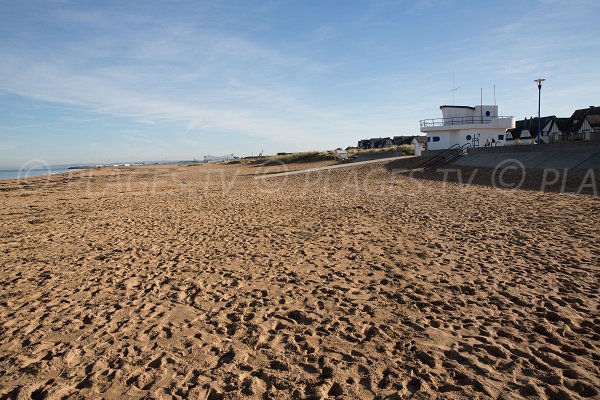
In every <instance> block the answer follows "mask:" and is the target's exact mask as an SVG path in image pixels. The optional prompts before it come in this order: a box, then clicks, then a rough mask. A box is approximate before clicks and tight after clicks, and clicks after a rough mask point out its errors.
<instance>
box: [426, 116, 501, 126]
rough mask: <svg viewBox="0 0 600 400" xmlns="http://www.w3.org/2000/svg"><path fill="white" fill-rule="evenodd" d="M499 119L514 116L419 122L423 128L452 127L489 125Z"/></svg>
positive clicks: (439, 119) (456, 118)
mask: <svg viewBox="0 0 600 400" xmlns="http://www.w3.org/2000/svg"><path fill="white" fill-rule="evenodd" d="M497 118H513V117H512V116H498V117H451V118H434V119H423V120H421V121H419V123H420V124H421V128H427V127H432V126H452V125H469V124H489V123H490V122H492V121H493V120H494V119H497Z"/></svg>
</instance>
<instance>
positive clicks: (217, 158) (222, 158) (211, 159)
mask: <svg viewBox="0 0 600 400" xmlns="http://www.w3.org/2000/svg"><path fill="white" fill-rule="evenodd" d="M239 159H240V158H239V157H236V156H234V155H233V154H227V155H224V156H210V155H208V156H204V162H205V163H211V162H225V161H234V160H239Z"/></svg>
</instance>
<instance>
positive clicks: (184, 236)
mask: <svg viewBox="0 0 600 400" xmlns="http://www.w3.org/2000/svg"><path fill="white" fill-rule="evenodd" d="M309 167H313V165H310V164H308V165H305V166H300V167H295V168H309ZM284 169H285V168H282V167H280V168H279V170H284ZM269 171H272V169H268V168H257V167H248V166H243V165H231V166H226V167H224V166H218V165H212V166H207V165H203V166H146V167H136V168H129V169H124V168H121V169H112V168H110V169H102V170H94V171H83V172H79V173H74V174H68V175H57V176H53V177H51V178H50V179H46V178H34V179H31V180H28V181H25V182H23V181H22V182H16V181H2V182H0V206H1V207H0V268H1V272H2V275H1V276H2V286H1V287H0V398H10V399H29V398H32V399H41V398H50V399H62V398H69V399H78V398H98V399H99V398H106V399H112V398H122V399H125V398H163V399H169V398H193V399H206V398H207V399H241V398H248V399H289V398H296V399H303V398H344V399H359V398H360V399H372V398H377V399H385V398H387V399H520V398H534V399H580V398H598V396H599V391H600V378H599V376H600V340H599V339H600V312H599V308H598V307H599V295H600V294H599V282H600V240H599V238H600V199H599V198H598V197H597V196H589V195H578V196H573V195H564V194H559V193H540V192H538V191H531V190H498V189H495V188H493V187H486V186H481V185H471V186H465V185H460V184H457V183H447V184H442V183H440V182H437V181H435V180H431V179H425V180H420V181H415V180H411V179H410V178H409V177H408V176H407V175H404V174H400V173H391V172H390V170H389V169H386V168H385V167H384V166H381V165H379V166H366V167H360V168H355V169H349V170H338V171H333V172H330V173H326V174H309V175H294V176H288V177H280V178H277V177H271V178H268V179H256V176H255V175H256V174H263V173H265V172H269Z"/></svg>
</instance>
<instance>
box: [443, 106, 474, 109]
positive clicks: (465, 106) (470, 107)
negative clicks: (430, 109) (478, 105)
mask: <svg viewBox="0 0 600 400" xmlns="http://www.w3.org/2000/svg"><path fill="white" fill-rule="evenodd" d="M442 108H470V109H471V110H474V109H475V107H471V106H440V109H442Z"/></svg>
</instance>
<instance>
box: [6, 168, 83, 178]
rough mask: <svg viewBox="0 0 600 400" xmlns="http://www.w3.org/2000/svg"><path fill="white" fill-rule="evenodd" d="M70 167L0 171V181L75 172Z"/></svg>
mask: <svg viewBox="0 0 600 400" xmlns="http://www.w3.org/2000/svg"><path fill="white" fill-rule="evenodd" d="M70 167H71V166H70V165H67V166H63V165H60V166H53V165H52V166H48V167H47V168H33V169H0V179H19V178H20V179H24V178H32V177H34V176H43V175H50V174H59V173H61V172H69V171H76V170H73V169H69V168H70Z"/></svg>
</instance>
